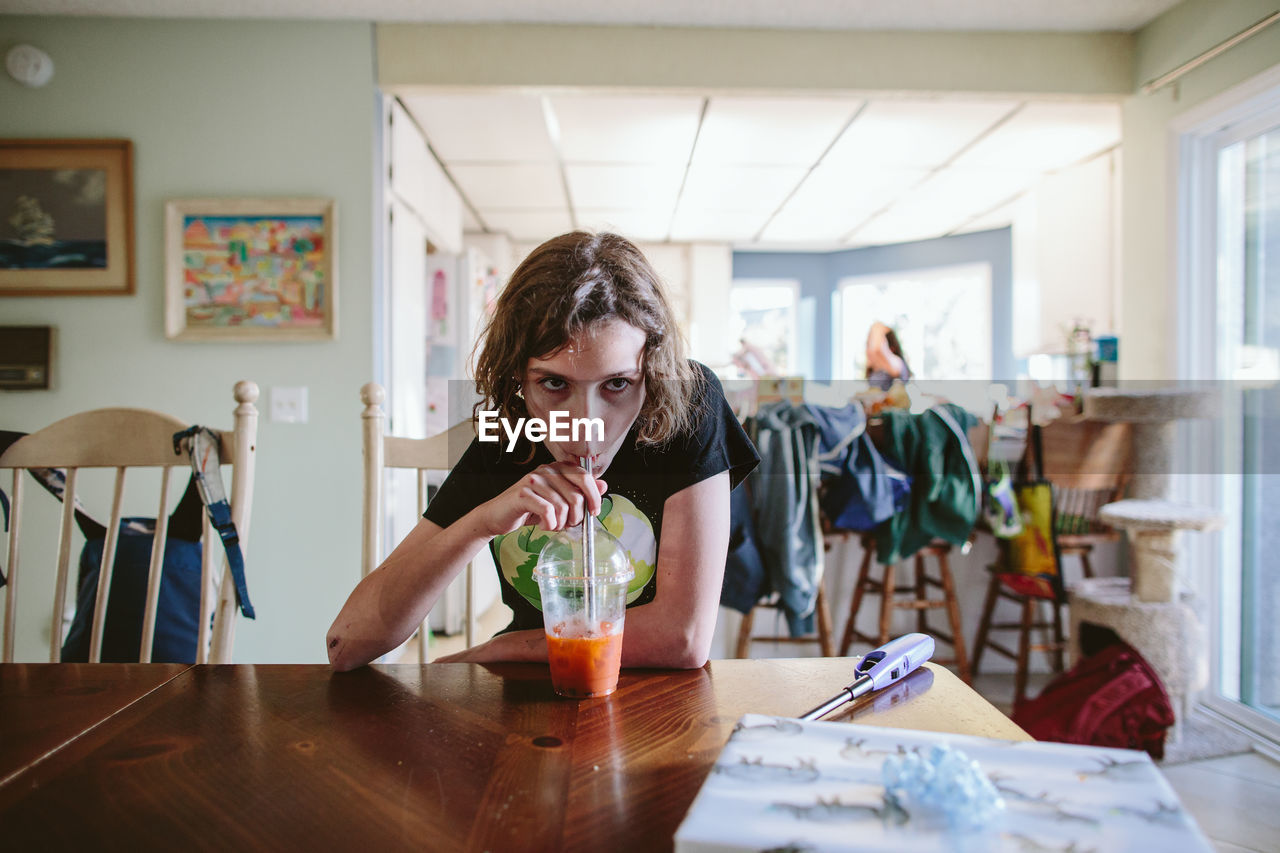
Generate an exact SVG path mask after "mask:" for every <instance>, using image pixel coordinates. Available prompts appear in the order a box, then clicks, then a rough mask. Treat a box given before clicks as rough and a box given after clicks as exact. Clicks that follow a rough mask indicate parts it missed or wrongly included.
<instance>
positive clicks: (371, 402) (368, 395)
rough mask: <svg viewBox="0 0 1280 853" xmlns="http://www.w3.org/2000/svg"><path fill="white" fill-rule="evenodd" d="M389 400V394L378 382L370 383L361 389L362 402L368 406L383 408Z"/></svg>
mask: <svg viewBox="0 0 1280 853" xmlns="http://www.w3.org/2000/svg"><path fill="white" fill-rule="evenodd" d="M386 399H387V392H386V391H385V390H383V387H382V386H381V385H379V384H378V383H377V382H368V383H366V384H365V385H364V386H363V387H362V388H361V389H360V402H362V403H364V404H365V405H366V406H381V405H382V404H383V402H384V401H385V400H386Z"/></svg>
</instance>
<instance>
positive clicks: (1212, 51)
mask: <svg viewBox="0 0 1280 853" xmlns="http://www.w3.org/2000/svg"><path fill="white" fill-rule="evenodd" d="M1277 20H1280V11H1276V12H1272V13H1271V14H1270V15H1267V16H1266V17H1265V18H1263V19H1262V20H1261V21H1258V22H1257V23H1256V24H1254V25H1253V26H1250V27H1246V28H1245V29H1243V30H1241V31H1240V32H1238V33H1236V34H1235V35H1233V36H1232V37H1231V38H1229V39H1227V40H1226V41H1224V42H1219V43H1218V44H1217V45H1215V46H1213V47H1211V48H1209V49H1208V50H1206V51H1205V52H1204V53H1202V54H1200V55H1199V56H1197V57H1195V58H1194V59H1189V60H1187V61H1186V62H1184V63H1182V64H1181V65H1179V66H1178V67H1177V68H1175V69H1173V70H1172V71H1169V72H1167V73H1165V74H1162V75H1160V76H1159V77H1157V78H1155V79H1154V80H1150V81H1148V82H1147V83H1144V84H1143V86H1142V94H1144V95H1150V94H1151V93H1152V92H1158V91H1159V90H1161V89H1163V88H1164V87H1165V86H1168V85H1169V84H1170V83H1173V82H1174V81H1176V80H1177V79H1178V78H1180V77H1182V75H1184V74H1186V73H1187V72H1188V71H1191V70H1193V69H1195V68H1199V67H1200V66H1201V65H1204V64H1205V63H1206V62H1208V61H1209V60H1210V59H1213V58H1214V57H1215V56H1217V55H1218V54H1220V53H1222V52H1223V51H1224V50H1230V49H1231V48H1233V47H1235V46H1236V45H1238V44H1239V43H1240V42H1242V41H1244V40H1245V39H1247V38H1249V37H1250V36H1252V35H1254V34H1255V33H1258V32H1261V31H1262V30H1264V29H1266V28H1267V27H1269V26H1271V25H1272V24H1274V23H1275V22H1276V21H1277Z"/></svg>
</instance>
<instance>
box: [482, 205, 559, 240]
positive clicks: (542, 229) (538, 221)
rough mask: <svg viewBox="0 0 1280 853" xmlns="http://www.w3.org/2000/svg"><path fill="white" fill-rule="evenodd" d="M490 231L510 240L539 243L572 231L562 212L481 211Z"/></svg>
mask: <svg viewBox="0 0 1280 853" xmlns="http://www.w3.org/2000/svg"><path fill="white" fill-rule="evenodd" d="M480 215H481V216H483V217H484V221H485V222H486V223H487V224H488V226H489V230H490V231H502V232H506V234H507V235H508V236H509V237H511V239H512V240H523V241H527V242H530V243H541V242H543V241H544V240H549V239H551V238H552V237H555V236H556V235H557V234H564V233H565V232H568V231H572V230H573V223H572V222H571V221H570V219H569V214H568V212H567V211H564V210H482V211H480Z"/></svg>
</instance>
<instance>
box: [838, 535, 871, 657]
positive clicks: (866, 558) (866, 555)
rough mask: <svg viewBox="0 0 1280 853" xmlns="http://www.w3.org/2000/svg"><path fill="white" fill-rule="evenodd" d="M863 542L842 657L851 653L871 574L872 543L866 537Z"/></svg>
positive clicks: (842, 639) (845, 628)
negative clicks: (863, 598) (859, 609)
mask: <svg viewBox="0 0 1280 853" xmlns="http://www.w3.org/2000/svg"><path fill="white" fill-rule="evenodd" d="M862 542H863V548H864V550H863V552H862V564H861V565H860V566H858V581H857V583H855V584H854V585H853V601H852V602H851V603H850V604H849V621H848V622H846V623H845V625H844V636H843V637H842V638H841V639H840V657H845V656H846V655H848V654H849V647H850V646H852V645H853V634H854V631H856V630H857V629H858V608H859V607H861V606H862V596H863V593H865V592H866V589H867V578H868V576H869V575H870V574H871V545H870V544H869V543H868V542H867V540H866V539H863V540H862Z"/></svg>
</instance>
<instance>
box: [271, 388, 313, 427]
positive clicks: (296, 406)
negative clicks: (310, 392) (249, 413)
mask: <svg viewBox="0 0 1280 853" xmlns="http://www.w3.org/2000/svg"><path fill="white" fill-rule="evenodd" d="M271 422H272V423H278V424H305V423H306V422H307V388H306V386H305V385H304V386H301V387H295V388H284V387H281V388H272V389H271Z"/></svg>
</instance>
